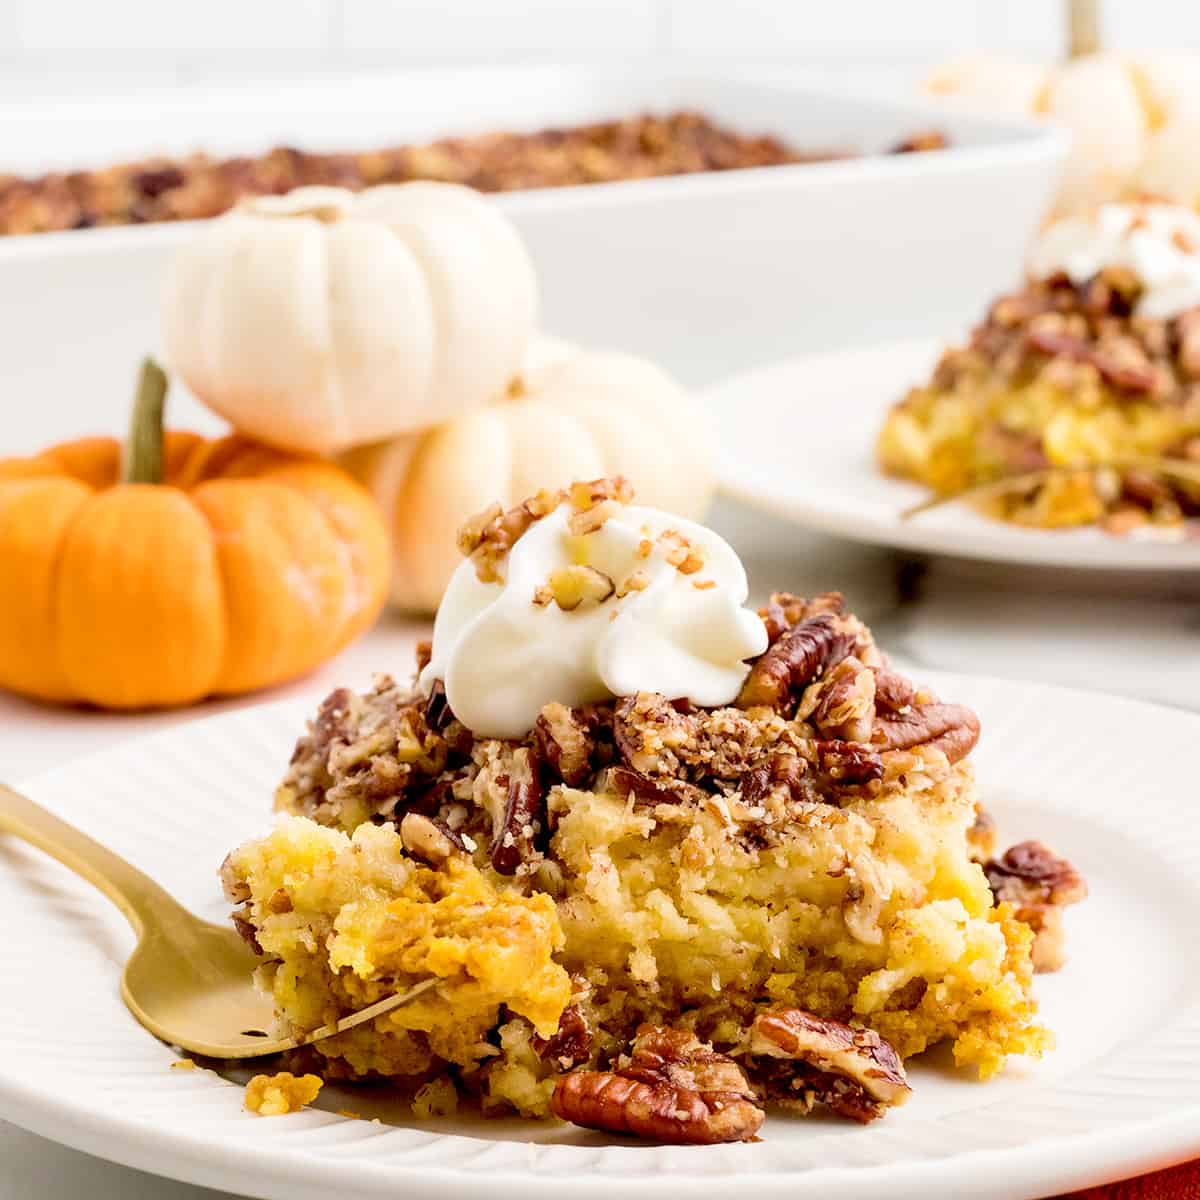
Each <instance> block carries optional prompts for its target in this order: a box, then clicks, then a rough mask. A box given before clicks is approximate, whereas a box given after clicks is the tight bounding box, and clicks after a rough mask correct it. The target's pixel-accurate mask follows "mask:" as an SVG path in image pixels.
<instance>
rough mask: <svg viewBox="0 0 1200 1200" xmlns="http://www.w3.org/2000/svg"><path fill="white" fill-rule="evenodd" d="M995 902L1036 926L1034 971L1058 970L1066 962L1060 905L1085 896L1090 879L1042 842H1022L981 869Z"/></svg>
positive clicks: (1076, 900) (1034, 932)
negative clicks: (1086, 880) (1003, 904)
mask: <svg viewBox="0 0 1200 1200" xmlns="http://www.w3.org/2000/svg"><path fill="white" fill-rule="evenodd" d="M983 872H984V874H985V875H986V876H987V880H988V884H989V885H990V886H991V889H992V896H993V897H994V898H995V901H996V903H997V904H1002V903H1008V904H1011V905H1012V906H1013V915H1014V916H1015V917H1016V918H1017V920H1018V921H1023V922H1024V923H1025V924H1026V925H1028V926H1029V928H1030V929H1032V930H1033V952H1032V957H1033V967H1034V970H1035V971H1057V970H1058V969H1059V967H1061V966H1062V965H1063V963H1064V962H1065V961H1066V931H1065V930H1064V928H1063V912H1062V910H1063V909H1064V908H1065V907H1066V906H1067V905H1068V904H1078V903H1079V901H1080V900H1083V899H1084V898H1085V897H1086V896H1087V883H1086V882H1085V881H1084V878H1083V876H1082V875H1080V874H1079V872H1078V871H1076V870H1075V868H1074V867H1073V866H1071V864H1070V863H1069V862H1067V860H1066V859H1065V858H1059V857H1058V855H1057V854H1055V853H1054V852H1053V851H1052V850H1050V849H1049V848H1048V847H1046V846H1043V845H1042V843H1041V842H1018V843H1017V844H1016V845H1015V846H1010V847H1009V848H1008V849H1007V850H1005V852H1004V853H1003V854H1002V855H1001V856H1000V857H999V858H998V859H992V861H990V862H988V863H985V864H984V868H983Z"/></svg>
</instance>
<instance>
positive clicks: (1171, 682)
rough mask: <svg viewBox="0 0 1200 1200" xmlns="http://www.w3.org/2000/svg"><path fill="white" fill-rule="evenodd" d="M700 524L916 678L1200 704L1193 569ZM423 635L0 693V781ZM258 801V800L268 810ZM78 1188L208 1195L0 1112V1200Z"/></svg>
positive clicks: (778, 527)
mask: <svg viewBox="0 0 1200 1200" xmlns="http://www.w3.org/2000/svg"><path fill="white" fill-rule="evenodd" d="M712 523H713V524H714V525H715V526H716V527H717V528H718V529H719V530H721V532H723V533H724V534H725V535H726V536H727V537H729V538H730V540H731V541H732V542H733V543H734V545H735V546H736V547H737V549H738V550H739V552H740V553H741V554H742V556H743V558H744V560H745V561H746V564H747V567H748V569H749V572H750V577H751V582H752V589H753V591H754V593H755V595H756V596H761V595H763V594H764V593H765V592H766V591H768V590H770V589H772V588H786V589H788V590H791V591H796V592H800V593H805V592H807V593H811V592H813V591H819V590H823V589H825V588H833V587H837V588H841V589H842V590H844V591H845V592H846V593H847V595H848V597H849V599H850V602H851V604H852V606H853V607H854V608H855V610H856V611H857V612H859V613H860V614H861V615H862V616H863V617H864V618H865V619H866V620H867V621H868V622H870V623H871V624H872V625H873V626H874V628H875V631H876V634H877V636H878V638H879V640H880V642H881V643H882V644H883V645H884V646H885V648H888V649H890V650H892V651H893V652H894V653H895V654H896V656H897V657H899V658H900V659H901V661H902V662H903V663H904V664H905V665H906V666H908V667H909V668H910V669H913V670H915V671H916V672H917V673H918V674H919V671H920V668H921V667H922V666H924V667H927V668H934V667H936V668H943V669H948V670H960V671H974V672H977V673H983V674H996V675H1008V676H1016V677H1023V678H1031V679H1034V678H1036V679H1039V680H1048V681H1051V682H1058V683H1064V684H1070V685H1073V686H1077V687H1085V688H1096V689H1101V690H1110V691H1114V692H1120V693H1124V694H1127V695H1134V696H1140V697H1143V698H1146V699H1152V700H1157V701H1160V702H1164V703H1174V704H1179V705H1182V706H1186V707H1194V708H1198V709H1200V578H1197V577H1191V578H1186V577H1185V578H1165V579H1145V578H1142V579H1137V580H1129V579H1119V578H1114V579H1103V578H1098V577H1095V576H1073V575H1071V574H1069V573H1068V574H1063V573H1061V572H1051V571H1039V572H1032V571H1021V570H1015V569H1013V568H1011V567H1007V568H992V567H987V566H981V565H978V564H954V563H945V562H942V563H936V564H923V565H918V564H913V563H910V562H906V561H905V560H904V559H902V558H900V557H899V556H897V555H895V554H892V553H891V552H888V551H883V550H877V549H873V548H870V547H862V546H855V545H852V544H850V543H845V542H839V541H834V540H833V539H830V538H824V537H817V536H813V535H809V534H805V533H802V532H799V531H797V530H795V529H794V528H791V527H789V526H786V525H783V524H781V523H780V522H777V521H775V520H774V519H770V518H765V517H760V516H758V515H756V514H753V513H750V512H749V511H747V510H743V509H740V508H737V507H735V506H731V505H725V504H721V505H718V507H717V510H716V513H715V514H714V517H713V519H712ZM427 629H428V626H427V625H424V624H422V623H420V622H415V621H412V620H406V619H403V618H400V617H396V616H388V617H385V618H384V619H383V620H382V621H381V622H380V624H379V626H378V627H377V628H376V629H375V630H374V631H373V632H372V633H370V634H368V635H367V636H366V637H365V638H364V639H363V640H362V641H360V642H359V643H358V644H357V645H355V646H352V647H350V648H349V649H348V650H347V651H345V652H344V653H343V654H342V655H341V656H340V657H339V658H338V659H336V660H334V661H333V662H331V663H328V664H326V666H324V667H323V668H321V670H319V671H318V672H317V673H316V674H315V675H312V676H310V677H309V678H307V679H305V680H303V681H301V682H299V683H297V684H293V685H291V686H289V687H286V688H281V689H277V690H276V691H274V692H272V693H270V695H269V696H263V697H253V698H251V699H249V700H239V701H226V702H223V703H217V704H208V705H204V706H202V707H201V708H199V709H191V710H187V711H184V712H178V713H163V714H156V715H150V716H141V715H139V716H114V715H107V714H101V713H94V712H82V711H63V710H60V709H53V708H45V707H40V706H37V705H32V704H26V703H24V702H23V701H20V700H18V699H15V698H12V697H5V696H2V695H0V778H4V779H9V780H17V781H19V780H21V779H23V778H28V777H29V776H30V775H32V774H35V773H36V772H37V771H39V770H41V769H44V768H45V767H47V766H49V765H53V764H55V763H57V762H61V761H63V760H64V759H65V758H67V757H71V756H76V755H81V754H86V753H88V752H89V751H91V750H97V749H101V748H103V747H106V746H109V745H111V744H112V743H113V742H114V741H116V740H118V739H123V738H129V737H136V736H138V735H140V734H143V733H146V732H149V731H152V730H155V729H161V728H165V727H167V726H169V725H170V724H172V723H174V722H178V721H184V720H190V719H193V718H194V717H196V716H197V715H206V714H209V713H213V712H219V711H222V710H223V709H227V708H232V707H235V706H237V705H242V704H248V703H257V702H259V701H261V700H263V699H279V698H283V697H285V696H308V697H310V698H311V700H312V702H313V704H314V706H315V704H316V702H317V700H319V699H320V697H322V696H323V695H325V694H326V693H327V692H328V691H329V690H330V689H331V688H333V687H335V686H338V685H340V684H349V685H365V684H366V683H367V682H368V681H369V679H370V677H371V675H372V673H373V672H375V671H380V670H384V671H390V672H393V673H396V674H398V675H403V674H404V673H405V672H406V671H408V670H409V669H411V664H412V652H413V645H414V643H415V641H416V640H417V638H418V637H419V636H422V635H423V634H424V633H425V632H426V631H427ZM985 716H986V714H985ZM985 733H986V725H985ZM266 805H267V801H266V799H265V798H264V813H265V812H266ZM114 986H115V981H114ZM83 1195H87V1197H88V1200H202V1198H204V1197H208V1198H210V1200H211V1198H213V1197H216V1196H217V1195H218V1194H217V1193H215V1192H210V1191H207V1190H206V1189H203V1188H196V1187H190V1186H187V1185H184V1184H178V1183H173V1182H170V1181H167V1180H161V1179H157V1178H155V1177H152V1176H149V1175H144V1174H142V1173H141V1172H137V1171H132V1170H128V1169H126V1168H122V1167H117V1166H114V1165H112V1164H109V1163H102V1162H99V1161H97V1160H95V1159H92V1158H90V1157H88V1156H87V1155H83V1154H79V1153H77V1152H75V1151H72V1150H66V1149H64V1148H62V1147H60V1146H56V1145H55V1144H53V1143H52V1142H49V1141H46V1140H43V1139H42V1138H38V1137H35V1136H33V1135H32V1134H28V1133H25V1132H24V1131H22V1130H19V1129H17V1128H15V1127H13V1126H11V1125H7V1124H5V1123H3V1122H0V1200H76V1198H77V1197H79V1196H83Z"/></svg>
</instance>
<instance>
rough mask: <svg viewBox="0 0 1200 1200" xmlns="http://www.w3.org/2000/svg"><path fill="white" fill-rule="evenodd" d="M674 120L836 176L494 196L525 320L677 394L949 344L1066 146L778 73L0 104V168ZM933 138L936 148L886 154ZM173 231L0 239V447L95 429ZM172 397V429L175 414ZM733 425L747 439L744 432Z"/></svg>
mask: <svg viewBox="0 0 1200 1200" xmlns="http://www.w3.org/2000/svg"><path fill="white" fill-rule="evenodd" d="M681 107H686V108H695V109H699V110H702V111H704V112H705V113H707V114H708V115H710V116H711V117H713V118H714V119H715V120H717V121H718V122H721V123H724V124H728V125H731V126H733V127H735V128H740V129H744V130H747V131H767V132H771V133H775V134H778V135H780V136H781V137H783V138H785V139H786V140H787V141H789V142H790V143H792V144H794V145H796V146H797V147H799V148H801V149H821V148H846V149H853V150H859V151H863V152H866V153H867V155H868V156H867V157H862V158H856V159H850V160H845V161H839V162H829V163H819V164H804V165H798V166H787V167H769V168H763V169H759V170H750V171H738V172H729V173H724V174H706V175H693V176H685V177H678V178H672V179H661V180H646V181H639V182H632V183H615V184H601V185H592V186H587V187H577V188H565V189H556V190H546V191H530V192H514V193H509V194H507V195H504V196H499V197H497V198H496V201H495V202H496V203H497V204H498V205H500V206H501V207H502V208H503V209H504V210H505V211H506V212H507V213H508V214H509V215H510V216H511V217H512V219H513V220H514V221H515V222H516V224H517V225H518V226H519V228H520V230H521V232H522V233H523V234H524V236H525V238H526V239H527V241H528V243H529V246H530V248H531V250H532V252H533V255H534V258H535V260H536V262H537V266H538V269H539V272H540V276H541V282H542V290H543V312H544V324H545V326H546V328H547V329H548V330H550V331H551V332H554V333H556V334H559V335H561V336H564V337H568V338H572V339H576V340H579V341H582V342H587V343H591V344H594V345H600V346H613V347H620V348H624V349H628V350H633V351H637V352H641V353H645V354H648V355H650V356H653V357H655V358H657V359H659V360H660V361H661V362H663V363H664V364H665V365H667V366H668V367H670V368H672V369H673V370H675V371H676V372H677V373H678V374H679V375H680V376H681V377H683V378H684V379H685V380H686V381H688V382H691V383H704V382H709V381H711V380H712V379H714V378H716V377H718V376H720V375H722V374H725V373H727V372H730V371H733V370H737V369H742V368H745V367H747V366H752V365H754V364H757V363H759V362H765V361H769V360H771V359H773V358H779V357H783V356H785V355H789V354H792V353H798V352H801V351H805V350H811V349H814V348H818V347H822V346H834V345H845V344H852V343H854V342H857V341H866V340H874V339H875V338H878V337H886V336H902V335H906V334H919V333H929V332H933V331H936V330H938V329H939V328H959V327H961V325H962V324H963V322H964V320H965V319H969V318H971V317H972V316H973V315H974V314H975V312H976V310H977V309H978V308H979V306H980V305H981V304H982V303H983V302H984V301H985V300H986V298H987V297H988V296H989V295H990V294H991V293H992V292H994V291H995V290H997V289H998V288H1000V287H1002V286H1005V285H1007V284H1009V283H1011V282H1012V281H1013V280H1014V279H1015V278H1016V277H1017V275H1018V273H1019V271H1020V264H1021V259H1022V255H1023V252H1024V248H1025V244H1026V241H1027V238H1028V236H1029V234H1030V233H1031V231H1032V230H1033V229H1034V227H1035V226H1036V224H1037V222H1038V220H1039V218H1040V216H1041V214H1042V213H1043V212H1044V211H1045V208H1046V204H1047V201H1048V199H1049V197H1050V195H1051V193H1052V189H1053V186H1054V183H1055V180H1056V175H1057V170H1058V167H1059V164H1060V163H1061V160H1062V156H1063V154H1064V151H1065V145H1064V142H1063V139H1062V137H1061V135H1059V134H1058V133H1056V132H1054V131H1053V130H1050V129H1048V128H1044V127H1039V126H1035V125H1032V124H1029V125H1026V124H1015V123H1010V124H996V123H990V122H985V121H982V120H979V119H976V118H972V117H968V116H962V115H957V114H956V115H951V114H949V113H944V112H941V111H940V110H933V109H930V108H928V107H922V106H919V105H912V104H903V103H892V102H887V101H880V100H866V99H854V98H850V97H846V96H841V95H836V94H830V93H828V92H821V91H814V90H812V89H810V88H808V87H805V86H803V85H801V84H797V83H794V82H792V81H790V80H788V79H786V78H781V77H780V76H778V75H775V76H772V77H770V78H765V77H763V78H754V77H750V76H748V75H746V74H745V73H730V72H723V73H720V74H718V73H702V72H697V71H695V70H691V71H685V70H680V69H673V68H666V67H663V66H662V65H660V64H659V65H656V64H646V65H641V66H631V67H629V68H623V69H594V68H578V69H576V68H566V67H562V68H558V67H545V68H504V69H490V68H489V69H482V70H475V71H470V72H462V71H458V72H436V73H427V72H410V73H408V74H405V75H392V76H375V77H369V78H362V79H354V80H349V81H347V80H336V81H327V82H320V83H312V82H303V83H295V84H275V85H271V86H262V87H256V88H225V89H219V90H213V89H205V90H193V91H180V92H172V93H167V94H163V95H161V96H148V95H142V96H138V97H126V98H115V99H108V100H104V99H101V100H88V101H79V100H73V101H62V102H58V103H55V104H33V103H30V104H21V105H12V106H8V107H7V108H3V109H0V171H5V170H7V171H15V172H18V173H33V172H36V171H39V170H43V169H48V168H79V167H84V166H102V165H104V164H106V163H111V162H114V161H119V160H122V159H130V158H139V157H142V156H144V155H146V154H149V153H153V152H168V153H180V152H186V151H190V150H194V149H198V148H203V149H206V150H209V151H211V152H214V153H218V154H220V153H243V152H250V151H259V150H263V149H266V148H268V147H269V146H271V145H275V144H279V143H290V144H294V145H298V146H301V147H303V148H305V149H313V150H320V149H337V148H343V149H345V148H355V147H367V146H371V145H384V144H388V143H396V142H401V141H407V140H424V139H429V138H434V137H438V136H441V135H443V134H451V133H465V132H472V131H479V130H485V129H501V128H513V129H535V128H540V127H544V126H547V125H563V124H571V123H575V122H580V121H587V120H594V119H600V118H603V117H617V116H623V115H628V114H631V113H634V112H637V111H642V110H647V109H653V110H658V111H667V110H670V109H674V108H681ZM930 127H936V128H939V129H941V130H943V131H944V132H945V133H946V134H947V135H948V136H949V138H950V139H951V142H952V147H953V148H952V149H949V150H946V151H940V152H935V153H925V154H908V155H894V156H886V155H883V154H882V153H879V152H881V151H883V150H885V149H886V148H888V147H889V146H891V145H893V144H895V143H896V142H898V141H900V140H901V139H903V138H904V137H906V136H908V135H910V134H912V133H914V132H916V131H919V130H923V129H927V128H930ZM194 232H195V227H194V226H193V225H190V224H178V225H148V226H137V227H129V228H116V229H95V230H84V231H78V232H70V233H60V234H38V235H33V236H29V237H13V238H0V344H2V347H3V366H2V368H0V369H2V372H3V375H2V378H3V382H4V390H5V392H6V394H7V398H8V403H7V405H6V409H7V411H8V412H9V414H10V416H11V414H13V412H14V410H15V413H16V421H15V422H13V421H12V420H10V422H9V423H8V424H7V425H6V429H5V433H4V435H3V441H2V442H0V450H3V451H5V452H13V451H17V450H26V449H31V448H33V447H35V446H37V445H39V444H41V443H43V442H45V441H46V440H48V439H50V438H55V437H60V436H67V435H70V434H72V433H74V432H76V431H79V430H80V429H108V430H114V431H115V430H117V429H119V428H120V426H121V423H122V421H123V413H124V410H125V406H126V402H127V397H126V391H127V389H128V387H129V383H130V380H131V378H132V375H133V372H134V370H135V366H136V363H137V360H138V358H139V357H140V356H141V354H143V353H144V352H145V351H146V350H147V349H152V348H154V347H155V346H156V345H157V341H158V335H157V320H158V299H159V294H160V290H161V283H162V278H163V272H164V269H165V266H166V263H167V262H168V260H169V257H170V255H171V254H172V252H173V250H174V248H175V247H176V246H178V245H179V244H180V242H181V241H182V240H183V239H186V238H189V237H191V236H193V235H194ZM197 415H198V414H197V413H196V411H195V410H193V409H191V408H190V407H189V406H188V404H187V402H181V403H180V404H179V405H177V407H176V408H175V411H174V419H175V420H176V422H180V423H181V422H183V421H185V420H190V419H193V418H195V417H196V416H197ZM748 419H753V417H752V415H750V414H748Z"/></svg>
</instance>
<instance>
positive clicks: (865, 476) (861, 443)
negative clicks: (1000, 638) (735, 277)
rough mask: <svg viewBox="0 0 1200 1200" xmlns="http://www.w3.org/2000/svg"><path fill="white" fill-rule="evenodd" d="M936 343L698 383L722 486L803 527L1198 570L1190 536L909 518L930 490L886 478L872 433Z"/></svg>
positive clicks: (1058, 562) (1040, 558)
mask: <svg viewBox="0 0 1200 1200" xmlns="http://www.w3.org/2000/svg"><path fill="white" fill-rule="evenodd" d="M943 344H944V343H943V342H942V341H941V340H936V341H935V340H931V339H928V338H922V339H920V340H917V341H898V342H885V343H883V344H881V345H878V346H871V347H866V348H858V349H848V350H836V351H831V352H827V353H823V354H811V355H805V356H804V357H801V358H795V359H789V360H787V361H785V362H781V363H777V364H776V365H774V366H770V367H764V368H762V369H760V370H757V371H752V372H749V373H747V374H743V375H736V376H733V377H731V378H729V379H727V380H724V381H722V382H720V383H718V384H715V385H714V386H713V387H711V388H709V389H708V390H707V391H706V392H705V393H704V398H705V400H706V401H707V402H708V403H709V404H710V405H711V407H712V408H713V410H714V412H715V413H716V415H717V418H718V421H719V423H720V432H721V448H722V459H721V483H722V486H723V487H724V489H725V490H726V491H727V492H728V493H729V494H730V495H732V496H734V497H736V498H737V499H739V500H742V501H744V502H746V503H748V504H751V505H754V506H756V507H759V508H763V509H766V510H768V511H770V512H773V513H775V514H777V515H779V516H783V517H787V518H789V519H791V520H794V521H796V522H797V523H798V524H800V525H804V526H806V527H807V528H810V529H816V530H819V531H821V532H823V533H832V534H836V535H838V536H841V537H846V538H852V539H853V540H855V541H862V542H871V543H874V544H877V545H884V546H894V547H896V548H898V549H902V550H913V551H918V552H922V553H927V554H938V555H951V556H956V557H960V558H979V559H987V560H990V561H993V562H1012V563H1026V564H1029V565H1038V566H1053V567H1085V568H1092V569H1103V570H1106V571H1179V570H1188V571H1200V541H1195V540H1193V541H1187V542H1177V543H1167V542H1157V541H1156V542H1150V541H1138V540H1135V539H1133V538H1129V537H1113V536H1112V535H1110V534H1106V533H1104V532H1102V531H1101V530H1099V529H1073V530H1038V529H1023V528H1020V527H1018V526H1015V525H1005V524H1003V523H1002V522H999V521H992V520H988V519H987V518H986V517H983V516H980V515H979V514H978V513H976V512H974V511H973V510H972V509H969V508H967V507H966V506H965V505H961V504H959V505H951V506H948V507H946V508H942V509H937V510H934V511H932V512H929V513H925V514H922V515H921V516H918V517H914V518H912V519H910V520H904V519H903V518H902V517H901V515H900V514H901V513H902V512H903V511H904V510H905V509H906V508H908V507H910V506H911V505H913V504H916V503H917V502H918V501H920V500H922V499H924V498H925V497H926V496H927V495H928V492H927V491H926V489H925V488H922V487H920V486H919V485H917V484H912V483H906V482H904V481H902V480H896V479H889V478H887V477H886V476H884V475H883V474H881V473H880V471H879V468H878V466H877V465H876V462H875V439H876V436H877V435H878V433H879V428H880V425H881V424H882V422H883V418H884V414H885V413H886V412H887V410H888V408H889V406H890V405H891V404H893V403H894V402H895V401H896V400H897V399H899V398H900V397H901V396H903V395H904V393H905V392H906V391H907V390H908V389H909V388H910V387H912V386H913V385H914V384H916V383H918V382H920V381H921V380H922V379H923V378H925V377H927V376H928V374H929V371H930V369H931V368H932V366H933V364H934V363H935V362H936V361H937V357H938V355H939V354H940V353H941V350H942V347H943Z"/></svg>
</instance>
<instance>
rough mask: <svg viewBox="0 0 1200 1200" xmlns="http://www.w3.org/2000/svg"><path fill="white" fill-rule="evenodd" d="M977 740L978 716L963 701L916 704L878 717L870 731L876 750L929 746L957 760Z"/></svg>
mask: <svg viewBox="0 0 1200 1200" xmlns="http://www.w3.org/2000/svg"><path fill="white" fill-rule="evenodd" d="M977 741H979V718H978V717H977V716H976V715H975V714H974V713H973V712H972V711H971V709H969V708H967V706H966V705H965V704H916V705H913V706H912V707H911V708H909V709H908V710H907V711H906V712H902V713H895V714H893V715H890V716H881V717H877V718H876V720H875V729H874V731H873V733H872V734H871V742H872V744H873V745H874V746H875V747H876V748H877V749H879V750H881V751H885V750H911V749H913V747H915V746H932V747H934V748H935V749H937V750H941V751H942V752H943V753H944V754H945V755H946V757H947V758H948V759H949V760H950V761H951V762H952V763H956V762H958V761H959V760H960V759H963V758H966V757H967V755H968V754H970V753H971V751H972V750H973V749H974V748H975V743H976V742H977Z"/></svg>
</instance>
